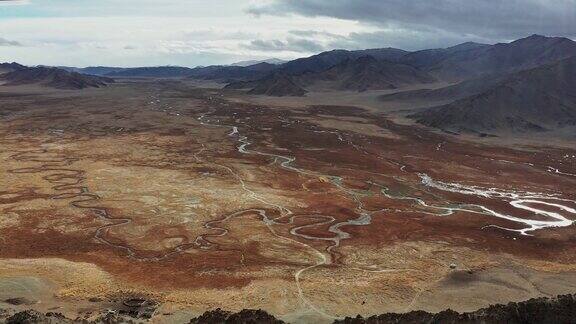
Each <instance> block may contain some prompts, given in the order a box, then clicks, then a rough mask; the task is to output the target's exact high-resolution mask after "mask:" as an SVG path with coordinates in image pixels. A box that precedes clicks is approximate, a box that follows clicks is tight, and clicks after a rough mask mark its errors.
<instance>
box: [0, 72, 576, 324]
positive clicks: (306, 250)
mask: <svg viewBox="0 0 576 324" xmlns="http://www.w3.org/2000/svg"><path fill="white" fill-rule="evenodd" d="M3 91H4V92H3V93H2V94H1V97H2V100H1V101H0V161H2V162H1V163H0V179H1V182H0V184H1V185H2V186H1V188H0V300H8V299H13V298H21V299H24V300H25V302H20V303H15V302H14V301H12V302H9V303H2V302H0V306H1V307H3V308H7V307H8V308H12V309H13V310H14V311H18V310H24V309H30V308H33V309H36V310H38V311H41V312H48V311H57V312H60V313H63V314H65V315H66V316H67V317H69V318H75V317H80V318H87V319H91V318H94V316H97V315H99V314H102V313H103V312H106V311H107V310H118V309H122V308H123V307H125V306H126V300H130V299H132V300H134V299H137V300H138V299H142V300H149V301H154V302H153V303H152V302H150V305H151V306H150V308H151V310H150V312H151V313H152V314H153V318H152V320H153V321H154V322H159V323H161V322H166V323H169V322H170V323H172V322H187V321H188V320H190V319H191V318H192V317H195V316H198V315H199V314H202V313H203V312H204V311H206V310H211V309H215V308H222V309H226V310H230V311H238V310H241V309H244V308H255V309H258V308H261V309H264V310H265V311H267V312H269V313H271V314H273V315H274V316H276V317H278V318H281V319H282V320H284V321H287V322H294V323H305V322H310V323H318V322H326V323H328V322H332V321H334V320H335V319H342V318H344V317H346V316H355V315H357V314H361V315H364V316H368V315H372V314H380V313H386V312H407V311H411V310H426V311H429V312H438V311H442V310H444V309H447V308H451V309H454V310H457V311H472V310H476V309H478V308H481V307H485V306H487V305H490V304H494V303H507V302H510V301H522V300H526V299H529V298H533V297H540V296H555V295H559V294H569V293H574V292H575V291H576V262H575V261H576V260H575V258H576V241H575V237H576V236H575V233H576V228H575V227H574V225H573V220H576V190H574V188H575V187H576V150H574V149H567V148H563V147H562V146H558V147H553V146H538V145H534V144H531V145H528V144H524V145H518V144H515V145H505V143H504V142H500V143H498V142H497V140H494V139H492V140H491V142H474V141H469V140H464V139H460V138H458V137H454V136H450V135H445V134H441V133H438V132H433V131H429V130H427V129H425V128H423V127H417V126H414V125H407V124H401V123H397V122H394V120H393V119H392V118H391V117H386V116H383V115H382V114H379V113H378V112H377V111H376V110H374V109H362V108H356V107H355V106H370V104H371V103H370V101H369V100H368V99H367V100H368V101H362V102H359V104H358V105H354V103H353V102H345V103H343V104H340V105H337V102H334V103H333V104H330V105H327V104H320V103H319V102H316V104H315V103H314V102H306V103H304V102H302V103H300V104H298V103H294V102H292V103H291V104H289V105H288V104H283V103H282V102H281V101H279V100H271V99H262V98H261V97H259V98H248V97H243V96H241V95H234V96H230V95H229V93H228V92H226V91H224V90H219V89H202V88H198V87H194V86H192V85H191V84H187V83H184V82H179V81H150V82H126V83H118V84H116V85H113V86H110V87H108V88H106V89H98V90H86V91H82V92H67V91H53V92H45V93H35V94H28V92H21V93H18V94H14V93H10V92H6V90H3ZM30 91H32V90H30ZM364 108H365V107H364ZM21 301H22V300H21ZM14 304H18V305H14Z"/></svg>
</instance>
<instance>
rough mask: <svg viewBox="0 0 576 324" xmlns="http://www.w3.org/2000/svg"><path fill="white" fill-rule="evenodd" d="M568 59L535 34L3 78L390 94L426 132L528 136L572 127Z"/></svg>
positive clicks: (572, 50) (561, 41)
mask: <svg viewBox="0 0 576 324" xmlns="http://www.w3.org/2000/svg"><path fill="white" fill-rule="evenodd" d="M574 57H576V42H574V41H572V40H570V39H568V38H563V37H546V36H540V35H532V36H529V37H526V38H522V39H519V40H516V41H512V42H510V43H499V44H494V45H488V44H479V43H472V42H468V43H463V44H459V45H456V46H452V47H448V48H440V49H427V50H421V51H414V52H409V51H404V50H401V49H395V48H382V49H368V50H356V51H348V50H333V51H328V52H323V53H320V54H317V55H313V56H310V57H306V58H300V59H296V60H293V61H289V62H280V61H277V60H272V61H268V62H266V61H258V62H240V63H239V64H235V65H218V66H206V67H196V68H188V67H179V66H160V67H140V68H119V67H102V66H100V67H88V68H81V69H80V68H70V67H64V68H61V69H54V68H52V69H48V68H41V67H37V68H25V67H23V66H21V65H19V64H17V63H5V64H1V65H0V74H1V73H4V74H3V75H2V78H3V80H4V82H7V83H8V84H22V83H25V82H36V83H40V84H43V85H46V86H52V87H58V88H83V87H91V86H102V85H104V84H106V83H109V82H111V80H110V79H109V78H184V79H196V80H211V81H217V82H223V83H227V84H228V85H227V86H226V89H230V90H245V91H246V92H248V93H250V94H258V95H267V96H305V95H306V93H308V92H311V91H354V92H364V91H371V90H387V91H388V92H390V91H392V90H397V91H396V92H395V93H393V94H389V95H385V96H382V97H381V98H380V99H381V103H382V104H383V105H387V103H388V102H391V101H404V102H408V103H409V104H408V106H409V105H410V104H411V103H412V102H419V105H418V107H414V109H416V108H418V109H419V110H418V111H416V112H415V111H412V113H409V114H408V117H409V118H413V119H414V120H416V121H417V122H419V123H421V124H423V125H426V126H431V127H437V128H441V129H444V130H450V131H458V132H460V131H465V132H475V133H484V132H501V131H513V132H528V131H544V130H551V129H557V128H565V127H572V126H574V125H575V122H574V120H575V117H574V116H575V113H574V111H575V110H576V105H575V102H576V100H574V96H575V94H574V92H575V91H574V90H573V89H576V88H575V86H576V83H574V79H573V77H572V76H573V75H574V74H576V71H575V70H574ZM252 63H254V64H252ZM64 72H66V73H64ZM99 77H101V78H99ZM33 79H36V81H34V80H33ZM62 80H65V81H62ZM410 89H416V90H410ZM422 107H423V108H424V109H421V108H422Z"/></svg>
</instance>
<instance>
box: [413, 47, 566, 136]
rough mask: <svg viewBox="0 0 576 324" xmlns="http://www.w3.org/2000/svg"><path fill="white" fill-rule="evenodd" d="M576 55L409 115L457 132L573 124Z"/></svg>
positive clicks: (509, 129) (516, 74) (533, 129)
mask: <svg viewBox="0 0 576 324" xmlns="http://www.w3.org/2000/svg"><path fill="white" fill-rule="evenodd" d="M574 89H576V56H574V57H571V58H568V59H565V60H562V61H560V62H557V63H554V64H549V65H545V66H541V67H538V68H535V69H531V70H526V71H521V72H517V73H514V74H511V75H509V76H507V77H505V78H504V79H503V80H502V81H500V82H498V83H496V84H495V85H494V86H492V87H490V88H489V89H488V90H486V91H483V92H481V93H479V94H476V95H473V96H470V97H467V98H463V99H460V100H457V101H455V102H453V103H450V104H448V105H443V106H439V107H434V108H430V109H427V110H425V111H423V112H420V113H417V114H415V115H412V117H413V118H415V119H416V120H417V121H418V122H419V123H422V124H424V125H427V126H432V127H436V128H441V129H446V130H456V131H473V132H489V131H513V132H524V131H535V130H536V131H542V130H547V129H548V130H552V129H557V128H562V127H566V126H575V125H576V92H575V90H574Z"/></svg>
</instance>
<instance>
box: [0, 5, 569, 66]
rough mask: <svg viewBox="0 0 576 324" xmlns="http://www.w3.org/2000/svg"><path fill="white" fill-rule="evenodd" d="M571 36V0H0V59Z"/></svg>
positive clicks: (114, 59)
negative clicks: (531, 36)
mask: <svg viewBox="0 0 576 324" xmlns="http://www.w3.org/2000/svg"><path fill="white" fill-rule="evenodd" d="M531 34H542V35H547V36H564V37H569V38H572V39H576V0H0V62H6V61H16V62H19V63H22V64H27V65H38V64H44V65H66V66H78V67H83V66H95V65H105V66H157V65H180V66H190V67H193V66H204V65H212V64H230V63H233V62H237V61H243V60H252V59H267V58H280V59H285V60H288V59H294V58H298V57H304V56H310V55H313V54H316V53H319V52H322V51H326V50H331V49H340V48H341V49H365V48H380V47H396V48H402V49H405V50H419V49H426V48H438V47H447V46H452V45H456V44H458V43H462V42H467V41H475V42H482V43H491V44H492V43H497V42H506V41H511V40H514V39H518V38H521V37H526V36H529V35H531Z"/></svg>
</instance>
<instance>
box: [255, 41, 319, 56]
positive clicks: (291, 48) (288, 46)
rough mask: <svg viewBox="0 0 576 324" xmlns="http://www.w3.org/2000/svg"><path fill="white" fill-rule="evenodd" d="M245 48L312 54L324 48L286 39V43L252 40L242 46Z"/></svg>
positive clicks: (316, 44)
mask: <svg viewBox="0 0 576 324" xmlns="http://www.w3.org/2000/svg"><path fill="white" fill-rule="evenodd" d="M244 47H245V48H247V49H251V50H257V51H263V52H284V51H288V52H300V53H314V52H321V51H323V50H325V48H324V47H323V46H322V45H320V44H318V43H316V42H314V41H311V40H308V39H297V38H288V39H287V40H286V41H281V40H253V41H251V42H250V43H249V44H246V45H244Z"/></svg>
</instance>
